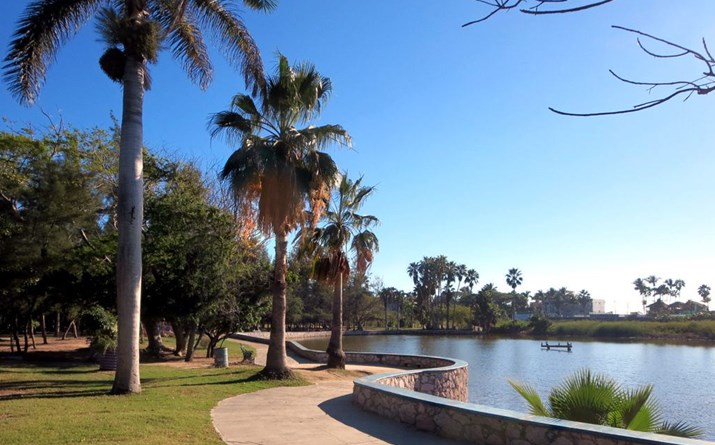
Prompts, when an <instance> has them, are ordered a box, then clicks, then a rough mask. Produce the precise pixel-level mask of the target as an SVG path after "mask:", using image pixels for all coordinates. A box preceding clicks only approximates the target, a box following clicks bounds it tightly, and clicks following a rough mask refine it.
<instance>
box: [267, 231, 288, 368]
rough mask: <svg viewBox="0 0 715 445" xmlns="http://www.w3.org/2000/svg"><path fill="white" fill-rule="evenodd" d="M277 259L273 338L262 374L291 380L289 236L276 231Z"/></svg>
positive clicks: (272, 315) (272, 321)
mask: <svg viewBox="0 0 715 445" xmlns="http://www.w3.org/2000/svg"><path fill="white" fill-rule="evenodd" d="M275 235H276V258H275V272H274V278H273V310H272V312H271V338H270V341H269V343H268V355H267V357H266V367H265V368H263V371H261V373H262V374H263V375H264V376H266V377H268V378H275V379H284V378H289V377H291V376H292V375H293V373H292V372H291V371H290V369H288V366H287V365H286V342H285V330H286V273H287V271H288V262H287V251H288V234H287V233H286V232H285V231H281V232H278V231H276V234H275Z"/></svg>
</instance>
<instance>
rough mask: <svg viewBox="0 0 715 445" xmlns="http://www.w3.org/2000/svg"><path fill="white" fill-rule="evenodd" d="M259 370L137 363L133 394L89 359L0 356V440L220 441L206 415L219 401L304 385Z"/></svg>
mask: <svg viewBox="0 0 715 445" xmlns="http://www.w3.org/2000/svg"><path fill="white" fill-rule="evenodd" d="M228 343H229V342H226V344H227V345H228ZM231 346H232V345H231ZM236 349H237V354H240V349H239V347H238V344H236ZM259 370H260V369H259V368H257V367H233V368H223V369H218V368H194V369H187V368H176V367H172V366H167V365H160V364H154V365H151V364H149V365H142V366H141V376H142V393H141V394H139V395H131V396H110V395H107V393H108V391H109V390H110V388H111V385H112V379H113V377H114V373H113V372H99V371H97V366H96V365H71V364H68V365H65V366H61V365H57V364H30V363H22V362H20V363H8V362H7V361H4V362H0V444H3V445H15V444H27V443H32V444H36V445H43V444H48V445H49V444H77V443H91V444H116V443H125V444H143V445H144V444H146V445H158V444H222V443H223V442H222V441H221V440H220V438H219V436H218V434H217V433H216V431H215V430H214V429H213V426H212V424H211V417H210V411H211V409H212V408H213V407H214V406H216V404H217V403H218V402H219V401H220V400H222V399H224V398H227V397H231V396H234V395H237V394H245V393H249V392H254V391H258V390H260V389H265V388H270V387H275V386H295V385H302V384H304V382H302V381H299V380H294V381H280V382H278V381H262V380H256V379H255V375H256V373H257V372H258V371H259ZM245 415H250V413H249V414H245Z"/></svg>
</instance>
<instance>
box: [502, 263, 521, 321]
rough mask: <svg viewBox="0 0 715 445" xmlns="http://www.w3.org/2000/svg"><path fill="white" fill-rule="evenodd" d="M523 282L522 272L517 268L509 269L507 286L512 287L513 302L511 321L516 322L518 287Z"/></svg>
mask: <svg viewBox="0 0 715 445" xmlns="http://www.w3.org/2000/svg"><path fill="white" fill-rule="evenodd" d="M521 282H522V278H521V271H520V270H519V269H517V268H516V267H514V268H511V269H509V272H507V274H506V284H508V285H509V286H510V287H511V293H512V300H511V319H512V320H516V287H517V286H520V285H521Z"/></svg>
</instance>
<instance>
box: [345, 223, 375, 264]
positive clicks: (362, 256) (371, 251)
mask: <svg viewBox="0 0 715 445" xmlns="http://www.w3.org/2000/svg"><path fill="white" fill-rule="evenodd" d="M350 248H351V249H352V250H353V251H354V252H355V253H356V256H355V263H356V265H357V269H358V271H360V273H364V272H365V271H367V269H368V267H370V264H372V260H373V259H374V258H375V254H376V253H377V252H379V251H380V242H379V241H378V239H377V235H375V233H374V232H371V231H369V230H365V231H362V232H359V233H356V234H355V235H354V236H353V241H352V243H351V244H350Z"/></svg>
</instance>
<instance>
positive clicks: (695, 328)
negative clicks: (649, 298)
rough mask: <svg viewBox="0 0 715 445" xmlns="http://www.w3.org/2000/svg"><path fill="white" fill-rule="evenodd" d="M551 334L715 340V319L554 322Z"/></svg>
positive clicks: (550, 330)
mask: <svg viewBox="0 0 715 445" xmlns="http://www.w3.org/2000/svg"><path fill="white" fill-rule="evenodd" d="M548 333H549V334H550V335H555V336H573V337H597V338H599V337H602V338H700V339H706V340H713V339H715V320H670V321H646V320H624V321H595V320H578V321H555V322H554V323H553V325H552V326H551V328H550V329H549V331H548Z"/></svg>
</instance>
